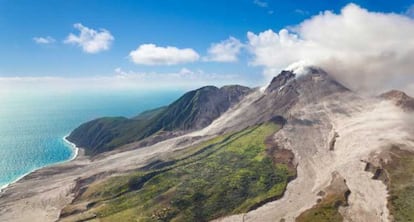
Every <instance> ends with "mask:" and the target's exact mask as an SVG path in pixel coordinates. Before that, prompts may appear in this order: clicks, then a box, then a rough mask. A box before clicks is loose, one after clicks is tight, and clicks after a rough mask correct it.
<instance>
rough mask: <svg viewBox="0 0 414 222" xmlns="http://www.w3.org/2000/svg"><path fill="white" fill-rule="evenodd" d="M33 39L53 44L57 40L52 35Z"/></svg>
mask: <svg viewBox="0 0 414 222" xmlns="http://www.w3.org/2000/svg"><path fill="white" fill-rule="evenodd" d="M33 41H34V42H35V43H37V44H52V43H54V42H56V40H55V39H54V38H52V37H50V36H46V37H34V38H33Z"/></svg>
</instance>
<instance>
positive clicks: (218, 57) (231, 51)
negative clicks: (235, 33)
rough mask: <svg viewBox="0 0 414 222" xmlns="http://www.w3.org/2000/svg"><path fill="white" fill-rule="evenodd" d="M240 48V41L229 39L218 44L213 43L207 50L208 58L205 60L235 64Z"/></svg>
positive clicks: (241, 45)
mask: <svg viewBox="0 0 414 222" xmlns="http://www.w3.org/2000/svg"><path fill="white" fill-rule="evenodd" d="M242 47H243V44H242V43H241V42H240V40H238V39H236V38H234V37H230V38H228V39H226V40H224V41H221V42H219V43H213V44H212V45H211V47H210V48H209V49H208V56H207V57H206V58H205V60H206V61H214V62H236V61H237V60H238V58H237V56H238V55H239V53H240V50H241V49H242Z"/></svg>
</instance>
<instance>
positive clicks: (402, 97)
mask: <svg viewBox="0 0 414 222" xmlns="http://www.w3.org/2000/svg"><path fill="white" fill-rule="evenodd" d="M380 97H381V98H383V99H386V100H390V101H392V102H393V103H394V104H395V105H397V106H399V107H401V108H403V109H404V110H407V111H414V98H412V97H410V96H408V95H407V94H406V93H404V92H402V91H398V90H391V91H388V92H386V93H383V94H381V95H380Z"/></svg>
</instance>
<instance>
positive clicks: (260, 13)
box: [0, 0, 414, 87]
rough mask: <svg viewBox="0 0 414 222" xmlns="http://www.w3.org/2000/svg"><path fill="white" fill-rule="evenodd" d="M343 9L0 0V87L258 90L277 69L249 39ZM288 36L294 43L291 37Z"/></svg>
mask: <svg viewBox="0 0 414 222" xmlns="http://www.w3.org/2000/svg"><path fill="white" fill-rule="evenodd" d="M349 3H350V2H349V1H341V0H337V1H326V0H320V1H316V0H315V1H309V0H302V1H275V0H273V1H271V0H227V1H226V0H209V1H205V0H133V1H132V0H131V1H121V0H119V1H107V0H87V1H85V0H60V1H59V0H50V1H46V0H37V1H32V0H30V1H29V0H25V1H24V0H0V30H1V31H0V84H1V83H3V85H4V84H6V83H7V84H10V83H16V82H19V81H23V83H21V84H23V85H24V84H31V83H32V82H36V81H40V80H39V79H43V80H44V79H46V80H47V81H52V82H53V81H54V82H62V81H63V80H62V79H67V78H70V79H72V80H73V79H84V81H90V83H91V84H94V83H95V82H96V83H99V84H104V82H113V80H112V78H115V79H116V81H119V82H122V79H133V80H134V81H137V82H141V83H142V82H145V83H150V84H152V83H154V85H153V86H154V87H156V84H157V83H159V82H163V81H164V82H167V83H171V84H175V83H177V84H178V83H183V82H189V84H191V83H199V84H205V83H207V84H208V83H215V82H217V84H220V83H222V82H225V83H228V82H234V83H244V84H248V85H256V84H261V83H262V82H264V79H266V78H268V77H266V75H264V74H263V73H266V72H267V73H269V72H270V71H269V70H271V69H272V68H275V69H279V68H280V67H279V66H283V65H285V64H283V63H280V64H279V63H278V64H277V65H278V66H274V65H273V63H271V62H270V64H269V62H264V63H263V62H262V63H261V62H260V61H258V59H261V57H263V56H265V57H266V56H267V54H264V55H263V54H260V53H261V52H258V48H257V44H256V45H255V44H254V43H253V42H252V41H253V40H254V38H255V37H257V38H256V40H257V39H260V38H259V37H260V36H261V37H263V36H264V35H262V34H263V33H265V32H266V31H267V30H270V31H271V32H273V33H276V34H278V33H279V32H280V30H281V29H284V28H287V29H288V30H289V31H292V30H293V29H292V30H290V29H289V28H290V27H296V26H298V25H299V24H301V23H303V21H305V20H309V19H311V18H312V17H314V16H318V15H319V16H321V13H323V12H324V11H326V10H329V11H331V12H332V13H334V14H341V9H342V8H344V7H345V6H347V5H348V4H349ZM353 3H355V4H356V5H358V7H360V8H361V9H363V10H365V9H366V10H367V11H369V12H381V13H383V14H389V13H395V14H398V15H401V16H404V17H407V18H408V17H411V18H412V16H413V15H414V7H412V4H413V3H414V2H413V1H408V0H407V1H395V0H394V1H389V0H372V1H368V0H365V1H364V0H361V1H353ZM356 24H358V21H357V22H356ZM322 25H323V24H322ZM335 31H337V30H332V32H335ZM248 33H250V34H248ZM296 34H297V35H298V37H299V38H301V37H302V36H301V35H302V33H301V32H300V31H298V32H297V33H296ZM352 38H353V37H352ZM261 40H263V39H261ZM261 40H260V41H261ZM256 43H257V42H256ZM261 43H263V42H261ZM276 49H277V48H276ZM282 51H283V50H282ZM284 53H286V51H284ZM282 57H283V55H282ZM268 58H270V59H272V58H273V57H272V56H269V57H268ZM294 58H295V59H296V57H294ZM274 59H280V56H276V57H275V58H274ZM298 59H303V58H301V57H299V58H298ZM289 62H291V61H289ZM276 63H277V62H276ZM271 73H272V74H273V72H271ZM45 77H47V78H45ZM22 78H24V80H22ZM97 78H98V79H99V80H98V81H96V79H97ZM51 79H52V80H51ZM73 81H74V80H73ZM73 81H72V82H73ZM94 81H95V82H94ZM28 82H29V83H28ZM63 82H64V81H63ZM75 82H76V81H75ZM119 82H118V83H117V84H119V86H123V85H125V84H126V83H122V84H121V83H119ZM127 83H129V84H131V81H128V82H127ZM84 84H86V85H87V83H84ZM161 85H162V84H161ZM167 85H168V84H167ZM196 85H197V84H196Z"/></svg>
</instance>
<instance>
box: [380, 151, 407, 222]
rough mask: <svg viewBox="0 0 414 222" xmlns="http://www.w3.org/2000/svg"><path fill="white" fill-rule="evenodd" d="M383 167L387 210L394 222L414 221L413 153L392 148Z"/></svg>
mask: <svg viewBox="0 0 414 222" xmlns="http://www.w3.org/2000/svg"><path fill="white" fill-rule="evenodd" d="M390 155H391V161H388V162H387V163H385V164H384V165H383V167H384V169H385V171H386V173H387V177H388V179H389V181H388V190H389V194H390V196H389V201H388V208H389V210H390V213H391V215H392V216H393V217H394V220H395V221H414V153H412V152H409V151H405V150H401V149H399V148H397V147H394V148H392V149H391V151H390Z"/></svg>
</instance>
